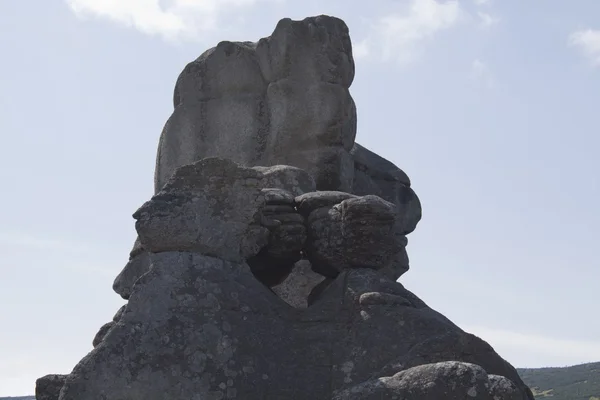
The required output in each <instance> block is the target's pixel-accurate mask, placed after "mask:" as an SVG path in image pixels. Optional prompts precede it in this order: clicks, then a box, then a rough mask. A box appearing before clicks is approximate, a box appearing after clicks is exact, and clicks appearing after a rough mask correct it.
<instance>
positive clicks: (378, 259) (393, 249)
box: [296, 192, 404, 278]
mask: <svg viewBox="0 0 600 400" xmlns="http://www.w3.org/2000/svg"><path fill="white" fill-rule="evenodd" d="M347 196H350V195H347ZM344 197H346V196H344V194H342V193H339V192H317V193H316V194H315V196H311V194H305V195H302V196H299V197H298V198H297V199H296V200H297V203H298V209H299V210H300V212H303V213H304V212H306V211H307V210H311V209H314V208H315V207H319V206H321V205H322V204H327V202H326V201H331V202H333V201H339V200H340V199H342V198H344ZM307 223H308V239H307V242H306V254H307V257H308V259H309V260H310V261H311V263H312V265H313V269H314V270H315V271H317V272H319V273H321V274H323V275H325V276H328V277H331V278H334V277H335V276H336V275H337V273H339V272H340V271H342V270H343V269H345V268H351V267H362V268H377V269H380V268H384V267H386V266H388V265H389V264H390V263H391V262H392V260H393V259H394V257H395V256H396V254H397V253H398V252H399V251H401V250H402V248H403V247H404V243H403V240H402V239H403V237H399V236H397V235H395V232H396V223H397V217H396V208H395V206H394V205H393V204H391V203H389V202H387V201H385V200H383V199H381V198H379V197H377V196H363V197H356V196H351V197H349V198H346V199H345V200H341V202H339V203H338V204H335V205H333V206H332V207H331V206H329V207H328V206H321V207H320V208H316V209H315V210H314V211H311V212H310V214H309V216H308V219H307Z"/></svg>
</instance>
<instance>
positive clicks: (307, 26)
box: [36, 16, 533, 400]
mask: <svg viewBox="0 0 600 400" xmlns="http://www.w3.org/2000/svg"><path fill="white" fill-rule="evenodd" d="M353 76H354V62H353V60H352V51H351V46H350V39H349V36H348V29H347V27H346V25H345V24H344V23H343V22H342V21H341V20H338V19H336V18H331V17H324V16H321V17H315V18H307V19H305V20H303V21H292V20H289V19H285V20H282V21H280V23H279V24H278V25H277V27H276V29H275V31H274V32H273V35H272V36H271V37H269V38H266V39H261V40H260V41H259V42H258V43H249V42H243V43H232V42H221V43H219V44H218V45H217V46H216V47H215V48H213V49H210V50H209V51H207V52H205V53H204V54H202V55H201V56H200V57H199V58H198V59H197V60H196V61H194V62H192V63H190V64H189V65H188V66H187V67H186V68H185V69H184V71H183V72H182V73H181V75H180V76H179V79H178V81H177V84H176V88H175V93H174V104H175V110H174V112H173V115H172V116H171V118H170V119H169V121H168V122H167V124H166V125H165V128H164V130H163V133H162V135H161V141H160V144H159V150H158V155H157V167H156V174H155V186H156V194H155V196H154V197H153V198H152V199H151V200H150V201H148V202H147V203H145V204H144V205H143V206H142V207H141V208H140V209H139V210H138V211H137V212H136V213H135V214H134V218H135V219H136V220H137V222H136V229H137V231H138V235H139V236H138V240H136V243H135V245H134V247H133V249H132V251H131V253H130V260H129V263H128V264H127V266H126V267H125V269H124V270H123V271H122V273H121V274H120V275H119V277H117V279H116V280H115V283H114V288H115V291H117V292H118V293H119V294H120V295H121V296H123V297H124V298H126V299H129V301H128V303H127V305H126V306H123V307H122V308H121V309H120V310H119V311H118V312H117V313H116V314H115V316H114V318H113V321H112V322H109V323H107V324H105V325H104V326H103V327H102V328H101V329H100V331H99V332H98V334H97V335H96V338H95V339H94V343H93V344H94V346H95V347H94V349H93V350H92V351H91V352H90V353H89V354H88V355H87V356H86V357H84V358H83V360H81V361H80V362H79V363H78V364H77V366H75V368H74V370H73V372H72V373H71V374H70V375H69V376H68V377H64V376H63V377H52V376H47V377H44V378H40V379H39V380H38V382H37V387H36V395H37V396H38V399H44V400H46V399H57V398H58V400H141V399H144V400H163V399H171V400H184V399H185V400H188V399H191V400H210V399H214V400H221V399H231V398H243V399H246V400H254V399H256V400H258V399H261V400H262V399H297V400H303V399H311V400H315V399H316V400H320V399H323V400H325V399H332V398H335V399H339V400H341V399H383V398H386V399H397V400H401V399H404V400H408V399H415V400H416V399H420V400H423V399H424V400H426V399H436V400H437V399H481V400H492V399H494V400H517V399H519V400H533V396H532V394H531V391H530V390H529V389H528V388H527V387H526V386H525V385H524V384H523V382H522V381H521V379H520V378H519V376H518V375H517V372H516V370H515V369H514V368H513V367H512V366H510V364H508V363H507V362H506V361H505V360H504V359H502V358H501V357H500V356H499V355H498V354H496V353H495V352H494V350H493V349H492V348H491V346H489V344H487V343H485V342H484V341H483V340H481V339H479V338H477V337H476V336H474V335H470V334H468V333H465V332H464V331H462V330H461V329H460V328H459V327H457V326H456V325H454V324H453V323H452V322H451V321H450V320H448V319H447V318H446V317H444V316H443V315H441V314H439V313H438V312H436V311H434V310H432V309H431V308H429V307H428V306H427V305H426V304H425V303H424V302H423V301H422V300H420V299H419V298H418V297H417V296H416V295H414V294H413V293H411V292H410V291H408V290H406V289H405V288H404V287H403V286H402V285H401V284H400V283H398V282H396V279H397V278H398V277H399V276H400V275H401V274H402V273H404V272H405V271H406V270H408V267H409V263H408V256H407V253H406V245H407V239H406V235H407V234H409V233H410V232H412V231H413V230H414V229H415V227H416V225H417V223H418V222H419V220H420V218H421V204H420V202H419V199H418V197H417V196H416V194H415V192H414V191H413V190H412V189H411V187H410V186H411V183H410V180H409V179H408V177H407V176H406V174H404V172H402V171H401V170H400V169H399V168H397V167H396V166H395V165H394V164H392V163H390V162H389V161H387V160H385V159H383V158H382V157H380V156H378V155H376V154H374V153H372V152H370V151H369V150H367V149H365V148H364V147H362V146H360V145H358V144H356V143H354V138H355V134H356V109H355V105H354V101H353V100H352V97H351V96H350V93H349V91H348V88H349V86H350V84H351V83H352V79H353ZM215 157H221V158H215ZM222 158H226V159H228V160H225V159H222ZM279 164H288V165H292V166H293V167H291V166H284V165H279ZM256 165H264V166H265V167H256ZM316 190H321V191H319V192H316ZM349 192H352V193H353V194H351V193H349ZM299 260H300V261H299ZM292 306H293V307H292ZM65 379H66V380H65ZM63 382H64V385H63ZM61 387H62V391H61ZM59 392H60V395H59ZM50 395H51V396H54V397H43V396H50Z"/></svg>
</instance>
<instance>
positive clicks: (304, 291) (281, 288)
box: [272, 260, 325, 308]
mask: <svg viewBox="0 0 600 400" xmlns="http://www.w3.org/2000/svg"><path fill="white" fill-rule="evenodd" d="M324 280H325V277H324V276H323V275H321V274H318V273H316V272H314V271H313V270H312V267H311V265H310V261H308V260H301V261H298V262H297V263H296V264H295V265H294V268H293V269H292V271H291V272H290V275H289V277H288V278H287V279H286V280H285V281H283V282H282V283H281V284H279V285H277V286H274V287H273V288H272V289H273V291H274V292H275V293H276V294H277V295H278V296H279V297H280V298H281V299H282V300H283V301H285V302H286V303H288V304H289V305H291V306H292V307H296V308H307V307H308V305H309V296H310V294H311V292H312V291H313V289H314V288H315V286H317V285H318V284H320V283H321V282H323V281H324Z"/></svg>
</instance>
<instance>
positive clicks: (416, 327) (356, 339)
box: [309, 268, 533, 399]
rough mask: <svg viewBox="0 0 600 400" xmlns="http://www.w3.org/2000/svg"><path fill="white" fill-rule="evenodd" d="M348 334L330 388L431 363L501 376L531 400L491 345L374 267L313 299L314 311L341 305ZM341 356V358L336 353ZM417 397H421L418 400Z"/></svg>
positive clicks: (348, 273) (347, 273) (347, 275)
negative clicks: (471, 367) (469, 365)
mask: <svg viewBox="0 0 600 400" xmlns="http://www.w3.org/2000/svg"><path fill="white" fill-rule="evenodd" d="M340 296H342V297H343V298H344V300H343V304H344V305H343V306H342V309H343V311H342V310H338V313H340V314H344V313H346V314H345V315H346V317H345V318H346V329H347V331H346V332H349V334H346V335H343V337H340V338H339V343H337V345H338V346H339V348H337V347H336V349H334V350H333V351H334V360H336V361H335V362H336V365H337V367H334V372H333V377H332V385H333V386H334V387H338V388H340V387H345V388H349V386H351V385H348V383H353V384H360V383H361V382H366V381H369V380H373V379H378V378H380V377H384V376H393V375H395V374H397V373H398V372H401V371H405V370H407V369H410V368H413V367H416V366H419V365H424V364H431V363H438V362H444V361H461V362H466V363H472V364H476V365H479V366H481V367H482V368H483V369H484V370H485V371H486V372H487V374H493V375H501V376H505V377H506V378H508V379H510V380H511V381H513V382H514V383H515V384H516V386H517V387H518V388H519V393H520V395H521V399H533V397H532V396H530V394H529V392H528V389H527V387H526V386H525V385H524V384H523V382H522V381H521V379H520V378H519V376H518V374H517V372H516V370H515V369H514V368H513V367H511V366H510V364H508V363H507V362H506V361H505V360H503V359H502V358H501V357H500V356H498V354H496V353H495V352H494V351H493V349H492V348H491V346H489V344H487V343H485V342H484V341H482V340H481V339H479V338H477V337H475V336H473V335H470V334H467V333H465V332H463V331H462V330H461V329H460V328H458V327H457V326H456V325H454V324H453V323H452V322H451V321H450V320H448V319H447V318H446V317H444V316H443V315H441V314H439V313H438V312H436V311H434V310H432V309H431V308H429V307H428V306H427V305H426V304H425V303H423V301H421V300H420V299H419V298H418V297H417V296H415V295H414V294H412V293H411V292H410V291H408V290H406V289H405V288H404V287H403V286H402V285H401V284H399V283H398V282H394V281H392V280H390V279H387V278H385V277H383V276H382V275H381V273H380V272H379V271H377V270H374V269H370V268H362V269H346V270H344V271H343V272H342V273H340V275H339V276H338V277H337V278H336V279H335V280H334V281H333V282H332V283H331V284H330V285H329V286H328V287H327V288H325V289H324V290H323V289H322V290H321V294H320V295H319V296H318V297H317V298H316V299H314V300H313V301H314V303H313V305H312V306H311V307H310V308H309V310H310V309H312V308H314V307H326V305H327V304H332V303H334V302H338V303H339V302H340ZM337 352H339V353H337ZM417 398H418V397H417Z"/></svg>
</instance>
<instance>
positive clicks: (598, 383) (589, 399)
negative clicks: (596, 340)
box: [517, 362, 600, 400]
mask: <svg viewBox="0 0 600 400" xmlns="http://www.w3.org/2000/svg"><path fill="white" fill-rule="evenodd" d="M517 371H518V372H519V375H521V378H522V379H523V381H524V382H525V383H526V384H527V385H528V386H529V387H530V388H531V390H532V391H533V394H534V395H535V398H536V399H546V400H600V362H597V363H590V364H581V365H575V366H573V367H564V368H518V369H517Z"/></svg>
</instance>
